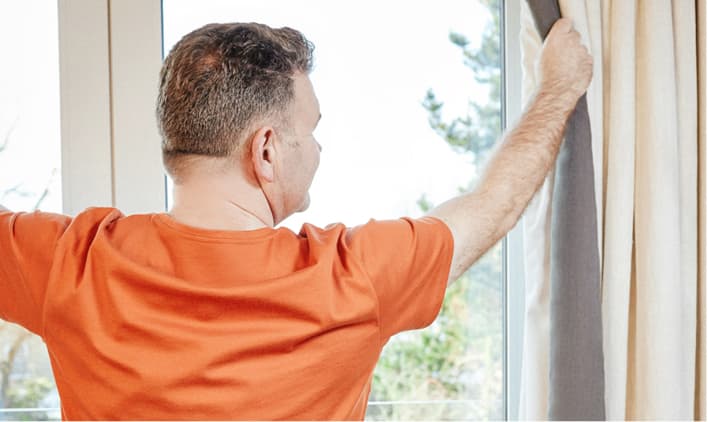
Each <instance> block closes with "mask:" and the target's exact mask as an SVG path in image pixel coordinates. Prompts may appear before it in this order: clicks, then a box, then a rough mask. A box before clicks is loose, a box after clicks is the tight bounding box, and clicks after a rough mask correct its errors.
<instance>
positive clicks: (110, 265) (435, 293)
mask: <svg viewBox="0 0 708 422" xmlns="http://www.w3.org/2000/svg"><path fill="white" fill-rule="evenodd" d="M452 249H453V239H452V235H451V233H450V231H449V230H448V228H447V226H446V225H445V224H444V223H443V222H441V221H440V220H437V219H434V218H430V217H426V218H421V219H408V218H404V219H400V220H391V221H374V220H372V221H370V222H369V223H367V224H364V225H362V226H358V227H355V228H346V227H344V226H343V225H341V224H337V225H331V226H328V227H327V228H325V229H320V228H317V227H314V226H311V225H308V224H305V225H304V226H303V227H302V230H301V231H300V233H299V234H295V233H293V232H292V231H290V230H288V229H286V228H278V229H271V228H264V229H259V230H253V231H215V230H204V229H198V228H194V227H189V226H185V225H182V224H180V223H178V222H176V221H175V220H173V219H172V218H171V217H169V216H168V215H166V214H145V215H132V216H127V217H126V216H123V215H122V214H121V213H120V212H119V211H118V210H116V209H113V208H91V209H88V210H86V211H85V212H83V213H82V214H80V215H78V216H77V217H75V218H73V219H72V218H69V217H66V216H63V215H57V214H49V213H40V212H34V213H17V214H13V213H9V212H4V213H0V318H3V319H5V320H8V321H12V322H16V323H18V324H20V325H23V326H25V327H26V328H28V329H29V330H31V331H33V332H35V333H37V334H39V335H40V336H42V337H43V338H44V341H45V342H46V344H47V347H48V349H49V355H50V359H51V363H52V368H53V370H54V374H55V378H56V382H57V387H58V390H59V394H60V397H61V403H62V415H63V417H64V418H65V419H363V417H364V414H365V411H366V402H367V397H368V395H369V391H370V388H371V378H372V371H373V369H374V366H375V365H376V361H377V359H378V357H379V353H380V352H381V348H382V347H383V346H384V344H385V343H386V342H387V341H388V339H389V337H390V336H392V335H393V334H396V333H398V332H400V331H404V330H409V329H414V328H421V327H424V326H426V325H428V324H430V323H431V322H432V321H433V319H434V318H435V316H436V315H437V314H438V312H439V309H440V305H441V303H442V299H443V295H444V292H445V287H446V282H447V278H448V273H449V269H450V261H451V258H452Z"/></svg>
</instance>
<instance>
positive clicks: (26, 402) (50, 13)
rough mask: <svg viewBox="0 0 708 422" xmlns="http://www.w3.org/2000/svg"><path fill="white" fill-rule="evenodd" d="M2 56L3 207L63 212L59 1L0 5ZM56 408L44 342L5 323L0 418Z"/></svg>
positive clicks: (32, 416)
mask: <svg viewBox="0 0 708 422" xmlns="http://www.w3.org/2000/svg"><path fill="white" fill-rule="evenodd" d="M0 54H1V55H2V57H4V58H5V60H4V62H3V63H4V64H3V66H0V92H1V93H2V95H0V204H3V205H4V206H6V207H7V208H9V209H11V210H13V211H31V210H34V209H42V210H43V211H52V212H61V168H60V165H61V146H60V129H59V62H58V37H57V2H55V1H54V2H53V1H46V0H32V1H11V2H10V1H4V2H0ZM58 407H59V398H58V395H57V392H56V387H55V386H54V379H53V377H52V372H51V367H50V365H49V358H48V355H47V350H46V348H45V347H44V343H43V342H42V340H41V339H40V338H39V337H36V336H34V335H31V334H29V333H28V332H27V331H25V330H24V329H22V328H20V327H18V326H16V325H13V324H9V323H6V322H3V321H0V419H2V420H40V419H47V418H53V419H57V418H59V417H60V415H59V413H58V411H57V410H56V408H58ZM12 408H14V409H17V408H54V409H55V410H49V411H46V410H42V411H21V412H19V411H16V410H12Z"/></svg>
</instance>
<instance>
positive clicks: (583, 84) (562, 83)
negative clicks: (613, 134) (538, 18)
mask: <svg viewBox="0 0 708 422" xmlns="http://www.w3.org/2000/svg"><path fill="white" fill-rule="evenodd" d="M539 71H540V83H539V89H538V90H537V92H536V95H535V96H534V98H533V99H532V100H531V102H530V103H529V105H528V107H527V108H526V110H525V112H524V114H523V116H522V118H521V120H520V121H519V123H518V124H517V125H516V126H515V127H514V128H513V129H511V130H510V131H508V132H507V133H506V134H505V135H504V138H503V140H502V142H501V143H500V145H499V147H498V149H497V151H496V152H495V154H494V155H493V156H492V158H491V160H490V161H489V163H488V164H487V167H486V170H485V172H484V174H483V175H482V178H481V179H480V182H479V184H478V185H477V187H476V188H475V189H474V190H473V191H471V192H468V193H465V194H462V195H460V196H458V197H455V198H453V199H450V200H448V201H447V202H444V203H443V204H441V205H439V206H438V207H436V208H434V209H433V210H431V211H430V213H429V214H428V215H430V216H433V217H437V218H439V219H440V220H442V221H443V222H445V223H446V224H447V226H448V227H449V229H450V231H451V232H452V235H453V238H454V243H455V247H454V253H453V258H452V264H451V268H450V278H449V280H448V284H449V283H450V282H452V281H454V280H456V279H458V278H459V277H460V276H461V275H462V274H463V273H464V272H465V271H466V270H467V269H468V268H469V267H470V266H471V265H472V264H473V263H474V262H475V261H477V259H479V258H480V257H481V256H482V255H483V254H484V253H485V252H486V251H487V250H489V248H491V247H492V246H494V245H495V244H496V243H497V242H498V241H499V240H500V239H501V238H502V237H504V235H506V233H507V232H508V231H509V230H511V229H512V228H513V227H514V225H515V224H516V222H517V221H518V220H519V218H520V217H521V215H522V214H523V212H524V210H525V209H526V206H527V205H528V203H529V202H530V201H531V199H532V198H533V195H534V194H535V193H536V191H538V189H539V188H540V187H541V185H542V184H543V181H544V180H545V178H546V175H547V174H548V172H549V171H550V169H551V168H552V166H553V165H554V163H555V160H556V156H557V155H558V151H559V149H560V145H561V142H562V140H563V131H564V129H565V124H566V121H567V119H568V117H569V116H570V114H571V113H572V111H573V109H574V108H575V104H576V103H577V101H578V99H579V98H580V97H581V96H582V94H583V93H584V92H585V90H586V89H587V86H588V85H589V83H590V79H591V77H592V57H591V56H590V55H589V54H588V52H587V49H586V48H585V47H584V46H583V45H582V44H581V42H580V34H579V33H578V32H576V31H575V30H574V29H573V27H572V24H571V22H570V20H569V19H560V20H559V21H557V22H556V24H555V25H554V26H553V28H552V29H551V31H550V33H549V35H548V37H547V38H546V42H545V43H544V47H543V51H542V53H541V57H540V60H539Z"/></svg>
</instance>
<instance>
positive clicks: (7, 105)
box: [0, 0, 505, 420]
mask: <svg viewBox="0 0 708 422" xmlns="http://www.w3.org/2000/svg"><path fill="white" fill-rule="evenodd" d="M162 5H163V36H164V51H165V54H166V53H167V52H168V51H169V49H170V48H171V47H172V46H173V45H174V44H175V43H176V42H177V41H178V40H179V39H180V37H181V36H183V35H184V34H186V33H188V32H190V31H191V30H193V29H195V28H197V27H200V26H202V25H204V24H206V23H209V22H229V21H241V22H244V21H246V22H248V21H255V22H261V23H265V24H268V25H270V26H275V27H280V26H290V27H293V28H296V29H298V30H300V31H302V32H303V33H304V34H305V36H307V37H308V39H310V40H311V41H312V42H313V43H314V45H315V66H314V71H313V73H312V74H311V75H310V77H311V80H312V82H313V84H314V87H315V91H316V93H317V96H318V97H319V101H320V105H321V111H322V120H321V121H320V124H319V126H318V129H317V131H316V133H315V135H316V137H317V140H318V141H319V143H320V144H322V146H323V151H322V156H321V164H320V168H319V171H318V173H317V176H316V177H315V180H314V183H313V185H312V188H311V191H310V193H311V198H312V205H311V207H310V209H309V210H307V211H306V212H305V213H302V214H296V215H294V216H293V217H291V218H290V219H288V220H286V221H285V222H284V223H283V225H284V226H287V227H289V228H291V229H292V230H294V231H299V229H300V226H301V225H302V224H303V223H304V222H308V223H312V224H315V225H317V226H320V227H323V226H326V225H327V224H330V223H335V222H343V223H345V224H346V225H348V226H353V225H357V224H362V223H365V222H366V221H367V220H368V219H370V218H376V219H389V218H398V217H402V216H412V217H418V216H422V215H423V214H424V212H425V211H426V210H427V209H429V208H430V207H431V206H434V205H437V204H439V203H441V202H443V201H445V200H446V199H448V198H450V197H452V196H454V195H456V194H457V193H459V192H460V190H462V189H467V188H469V187H471V186H473V185H474V184H475V182H476V181H477V179H478V177H479V174H480V172H481V170H482V167H483V164H484V162H485V160H486V159H487V158H488V156H489V154H490V152H491V149H492V147H493V144H494V142H495V141H496V140H497V138H498V137H499V134H500V128H501V107H502V104H501V77H502V75H501V49H500V45H501V35H500V18H501V7H500V0H464V1H463V0H450V1H446V2H432V1H428V2H404V1H400V0H395V1H394V0H391V1H372V0H361V1H358V2H355V3H354V2H351V3H345V2H332V1H324V0H309V1H308V2H306V3H305V2H293V1H287V0H280V1H277V0H241V1H238V2H236V1H231V0H219V1H217V0H199V1H197V0H163V2H162ZM30 21H31V23H29V22H30ZM0 34H2V35H3V36H2V37H0V48H1V49H2V52H3V55H5V56H8V57H10V56H11V57H20V58H22V59H21V60H16V61H13V63H16V64H17V65H16V66H12V67H10V66H5V67H3V68H1V69H0V87H1V88H0V92H2V93H3V95H2V96H0V203H3V204H4V205H6V206H8V207H10V208H12V209H13V210H32V209H34V208H37V207H39V208H41V209H42V210H45V211H55V212H60V211H61V185H60V157H61V147H60V141H59V138H60V136H59V133H60V130H59V68H58V57H57V56H58V50H57V3H56V2H51V1H49V2H47V1H22V2H19V1H18V2H1V3H0ZM17 39H22V40H23V41H22V43H20V44H17V43H16V42H15V40H17ZM36 51H41V52H42V53H41V54H32V52H36ZM40 60H41V62H40ZM157 78H158V75H155V82H156V83H157ZM38 151H41V154H38ZM136 188H137V189H139V188H140V187H136ZM169 205H170V204H169V199H168V206H169ZM502 256H503V254H502V245H501V244H500V245H497V246H496V247H494V248H493V249H492V250H491V251H490V252H489V253H488V254H487V255H486V256H485V257H484V258H483V259H481V260H480V261H479V262H478V263H477V264H476V265H475V266H474V267H473V268H472V269H471V270H470V271H468V272H467V273H466V274H465V275H464V276H463V277H462V279H461V280H459V281H458V282H457V283H455V284H454V286H453V287H452V288H451V289H450V290H449V291H448V292H447V295H446V299H445V302H444V304H443V309H442V311H441V313H440V316H439V317H438V319H437V320H436V321H435V322H434V323H433V325H432V326H430V327H428V328H426V329H424V330H419V331H412V332H405V333H402V334H399V335H397V336H395V337H394V338H392V339H391V341H389V343H388V344H387V346H386V347H385V348H384V351H383V353H382V355H381V358H380V361H379V364H378V366H377V368H376V371H375V373H374V382H373V385H372V391H371V396H370V397H369V407H368V412H367V419H369V420H420V419H424V420H445V419H457V420H460V419H465V420H469V419H503V418H504V417H505V412H504V408H505V403H504V387H505V386H504V353H505V351H504V332H503V325H504V324H503V315H504V308H503V306H504V288H503V286H504V282H503V280H504V277H503V275H504V274H503V265H502V261H503V259H502ZM46 353H47V352H46V349H44V346H43V343H42V342H41V340H40V339H38V338H37V337H34V336H32V335H29V334H27V333H26V332H24V331H21V330H20V329H18V328H17V327H16V326H13V325H11V324H7V323H4V322H1V321H0V419H2V420H6V419H9V420H26V419H32V420H41V419H57V418H59V417H60V415H59V413H58V410H57V408H58V407H59V402H58V397H57V394H56V387H55V386H54V382H53V380H52V375H51V369H50V366H49V363H48V359H47V356H46ZM313 405H316V403H315V404H313ZM13 409H15V410H13ZM17 409H26V410H23V411H17ZM27 409H30V410H27Z"/></svg>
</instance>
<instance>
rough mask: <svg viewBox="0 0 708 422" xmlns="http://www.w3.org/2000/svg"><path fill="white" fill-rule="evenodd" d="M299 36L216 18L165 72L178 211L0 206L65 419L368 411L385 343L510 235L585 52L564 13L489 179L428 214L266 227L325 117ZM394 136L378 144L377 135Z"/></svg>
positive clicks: (310, 153)
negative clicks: (72, 213)
mask: <svg viewBox="0 0 708 422" xmlns="http://www.w3.org/2000/svg"><path fill="white" fill-rule="evenodd" d="M311 54H312V46H311V45H310V43H309V42H308V41H307V40H306V39H305V38H304V37H303V36H302V35H301V34H300V33H299V32H297V31H294V30H292V29H288V28H281V29H271V28H269V27H267V26H264V25H258V24H218V25H217V24H212V25H207V26H205V27H203V28H200V29H198V30H196V31H194V32H192V33H190V34H188V35H186V36H185V37H184V38H183V39H182V40H181V41H180V42H179V43H177V45H176V46H175V47H174V48H173V50H172V51H171V52H170V54H169V56H168V57H167V58H166V60H165V63H164V65H163V68H162V71H161V75H160V94H159V98H158V105H157V117H158V124H159V127H160V131H161V134H162V137H163V158H164V163H165V167H166V169H167V171H168V172H169V173H170V175H171V176H172V177H173V179H174V181H175V203H174V207H173V208H172V210H171V211H170V213H169V214H148V215H133V216H123V215H122V214H121V213H120V212H119V211H117V210H115V209H111V208H92V209H88V210H86V211H85V212H83V213H81V214H79V215H78V216H76V217H75V218H73V219H72V218H69V217H66V216H61V215H56V214H47V213H32V214H26V213H16V214H13V213H11V212H9V211H7V210H5V211H4V212H0V254H2V260H0V288H1V289H2V293H3V294H2V295H0V317H2V318H3V319H6V320H8V321H13V322H17V323H19V324H21V325H23V326H25V327H27V328H28V329H30V330H31V331H33V332H35V333H37V334H39V335H40V336H42V337H43V338H44V340H45V342H46V343H47V346H48V348H49V351H50V356H51V361H52V366H53V370H54V373H55V376H56V381H57V387H58V389H59V393H60V396H61V400H62V414H63V417H64V418H67V419H185V418H188V419H234V418H235V419H340V420H344V419H362V418H363V417H364V413H365V410H366V402H367V397H368V394H369V390H370V385H371V377H372V371H373V369H374V366H375V364H376V361H377V358H378V356H379V353H380V351H381V348H382V347H383V345H384V344H385V343H386V342H387V341H388V339H389V338H390V337H391V336H392V335H394V334H396V333H398V332H400V331H404V330H408V329H413V328H420V327H424V326H426V325H428V324H430V323H431V322H432V320H433V319H434V318H435V316H436V315H437V313H438V311H439V309H440V305H441V301H442V298H443V295H444V291H445V288H446V286H447V284H448V283H450V282H452V281H453V280H455V279H457V278H458V277H459V276H460V275H461V274H462V273H463V272H464V271H465V270H466V269H467V268H469V267H470V266H471V265H472V263H474V262H475V261H476V260H477V259H478V258H479V257H480V256H481V255H482V254H483V253H484V252H485V251H486V250H488V249H489V248H490V247H491V246H492V245H494V244H495V243H496V242H497V241H498V240H499V239H501V238H502V237H503V236H504V234H505V233H506V232H507V231H509V230H510V229H511V228H512V227H513V226H514V224H515V223H516V221H517V220H518V219H519V217H520V215H521V213H522V212H523V210H524V208H525V207H526V205H527V203H528V202H529V200H530V199H531V197H532V195H533V194H534V192H535V191H536V190H537V189H538V188H539V186H540V185H541V183H542V181H543V179H544V178H545V176H546V174H547V173H548V171H549V169H550V168H551V166H552V165H553V162H554V160H555V157H556V154H557V152H558V149H559V145H560V143H561V139H562V133H563V128H564V125H565V121H566V119H567V117H568V116H569V114H570V112H571V111H572V109H573V107H574V105H575V103H576V102H577V100H578V98H579V97H580V96H581V95H582V93H583V92H584V91H585V89H586V87H587V85H588V84H589V81H590V78H591V72H592V65H591V59H590V56H589V55H588V53H587V51H586V50H585V48H584V47H582V45H581V43H580V36H579V35H578V33H577V32H575V31H574V30H573V29H572V26H571V24H570V22H568V21H567V20H560V21H559V22H558V23H557V24H556V25H555V26H554V28H553V30H552V31H551V33H550V34H549V36H548V38H547V41H546V44H545V46H544V50H543V53H542V55H541V60H540V63H539V71H540V75H541V77H540V88H539V90H538V92H537V94H536V96H535V98H534V99H533V101H531V103H530V105H529V106H528V108H527V110H526V113H525V115H524V117H523V118H522V119H521V121H520V123H519V124H518V125H517V126H516V127H515V128H514V129H513V130H512V131H510V132H509V133H507V134H506V136H505V139H504V140H503V142H502V144H501V146H500V147H499V149H498V151H497V152H496V154H495V156H494V157H493V158H492V160H491V162H490V164H489V165H488V168H487V170H486V173H485V174H484V176H483V177H482V179H481V181H480V183H479V185H478V187H477V188H476V189H475V190H474V191H472V192H469V193H465V194H463V195H461V196H459V197H456V198H453V199H451V200H449V201H447V202H445V203H444V204H442V205H440V206H439V207H437V208H435V209H434V210H432V211H431V212H430V213H429V215H428V216H426V217H424V218H421V219H410V218H403V219H400V220H393V221H373V220H372V221H371V222H369V223H368V224H366V225H363V226H360V227H355V228H346V227H344V226H342V225H341V224H339V225H332V226H328V227H327V228H325V229H320V228H317V227H313V226H311V225H307V224H306V225H304V226H303V228H302V230H301V232H300V233H299V234H295V233H293V232H291V231H289V230H287V229H284V228H278V229H275V228H274V226H275V225H277V224H278V223H280V222H281V221H282V220H283V219H285V218H287V217H288V216H289V215H291V214H293V213H295V212H298V211H302V210H304V209H306V208H307V206H308V204H309V196H308V189H309V186H310V183H311V181H312V178H313V177H314V174H315V171H316V169H317V166H318V164H319V158H320V157H319V154H320V145H319V144H318V143H317V141H316V140H315V138H314V137H313V135H312V132H313V130H314V128H315V126H316V125H317V122H318V120H319V118H320V111H319V105H318V102H317V98H316V96H315V93H314V90H313V87H312V85H311V83H310V80H309V78H308V76H307V75H308V72H309V71H310V68H311ZM382 142H385V140H382Z"/></svg>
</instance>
